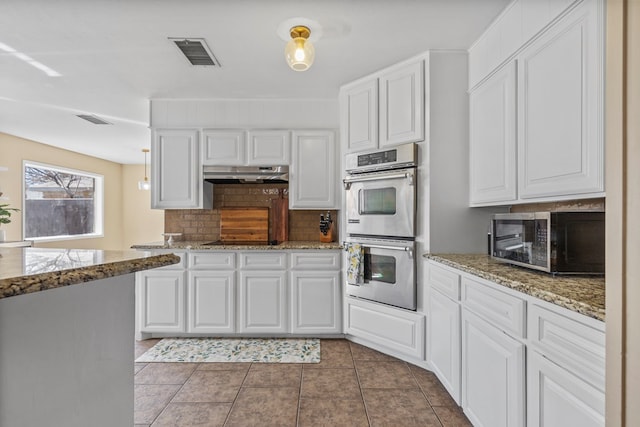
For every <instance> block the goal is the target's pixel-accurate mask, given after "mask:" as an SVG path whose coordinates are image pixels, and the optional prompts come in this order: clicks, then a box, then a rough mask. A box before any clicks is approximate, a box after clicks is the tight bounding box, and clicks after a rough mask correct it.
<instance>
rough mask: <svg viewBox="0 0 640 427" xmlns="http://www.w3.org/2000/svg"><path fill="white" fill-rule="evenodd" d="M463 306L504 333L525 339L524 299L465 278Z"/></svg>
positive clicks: (463, 282) (463, 283)
mask: <svg viewBox="0 0 640 427" xmlns="http://www.w3.org/2000/svg"><path fill="white" fill-rule="evenodd" d="M462 304H463V305H464V306H465V307H467V308H468V309H469V310H471V311H473V312H475V313H476V314H478V315H480V316H482V317H484V318H485V319H486V320H488V321H489V322H491V323H492V324H494V325H495V326H497V327H498V328H500V329H502V330H503V331H505V332H507V333H510V334H513V335H514V336H515V337H520V338H524V337H525V315H526V312H525V307H526V306H525V304H526V303H525V301H524V300H523V299H520V298H518V297H516V296H513V295H509V294H507V293H506V292H502V291H499V290H497V289H494V288H493V287H490V286H488V285H485V284H484V283H482V282H480V281H477V280H473V279H470V278H468V277H463V278H462Z"/></svg>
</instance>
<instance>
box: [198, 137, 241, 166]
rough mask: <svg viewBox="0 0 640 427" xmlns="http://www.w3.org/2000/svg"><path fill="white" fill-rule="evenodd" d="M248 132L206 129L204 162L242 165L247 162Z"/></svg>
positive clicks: (211, 164) (207, 163) (205, 163)
mask: <svg viewBox="0 0 640 427" xmlns="http://www.w3.org/2000/svg"><path fill="white" fill-rule="evenodd" d="M246 158H247V155H246V134H245V131H243V130H233V129H232V130H226V129H204V130H203V131H202V164H203V165H205V166H218V165H229V166H242V165H244V164H245V159H246Z"/></svg>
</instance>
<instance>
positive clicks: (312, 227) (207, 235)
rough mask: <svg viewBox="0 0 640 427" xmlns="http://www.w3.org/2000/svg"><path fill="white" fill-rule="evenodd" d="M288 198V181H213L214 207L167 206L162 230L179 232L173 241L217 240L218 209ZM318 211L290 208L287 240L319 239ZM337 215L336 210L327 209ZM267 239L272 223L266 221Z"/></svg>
mask: <svg viewBox="0 0 640 427" xmlns="http://www.w3.org/2000/svg"><path fill="white" fill-rule="evenodd" d="M280 197H283V198H285V199H287V198H288V185H287V184H215V185H214V190H213V209H167V210H165V211H164V231H165V233H182V237H181V238H179V239H176V240H191V241H216V240H218V239H219V238H220V209H221V208H235V207H271V200H273V199H278V198H280ZM326 212H327V211H321V210H312V211H309V210H304V211H300V210H291V211H289V240H294V241H302V240H312V241H318V240H319V239H320V234H319V221H320V214H326ZM330 212H331V216H332V217H333V218H337V211H330ZM269 222H270V223H269V239H271V236H272V229H273V226H272V224H271V219H270V221H269ZM336 229H337V224H336Z"/></svg>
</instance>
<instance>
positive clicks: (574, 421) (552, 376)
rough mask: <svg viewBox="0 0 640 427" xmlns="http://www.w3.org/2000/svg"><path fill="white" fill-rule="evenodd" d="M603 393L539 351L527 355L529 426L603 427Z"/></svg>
mask: <svg viewBox="0 0 640 427" xmlns="http://www.w3.org/2000/svg"><path fill="white" fill-rule="evenodd" d="M604 400H605V397H604V392H603V391H600V390H598V389H597V388H595V387H593V386H592V385H590V384H589V383H587V382H585V381H583V380H582V379H581V378H580V377H578V376H576V375H573V374H571V373H570V372H569V371H567V370H566V369H563V368H561V367H560V366H558V365H556V364H555V363H553V362H552V361H550V360H549V359H547V358H545V357H544V356H542V355H540V354H539V353H538V352H536V351H531V352H529V353H528V355H527V426H529V427H603V426H604V425H605V419H604V409H605V402H604Z"/></svg>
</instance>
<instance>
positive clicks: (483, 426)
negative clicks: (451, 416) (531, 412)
mask: <svg viewBox="0 0 640 427" xmlns="http://www.w3.org/2000/svg"><path fill="white" fill-rule="evenodd" d="M524 355H525V346H524V344H522V343H520V342H518V341H516V340H515V339H513V338H511V337H509V336H508V335H506V334H505V333H503V332H502V331H500V330H499V329H498V328H496V327H494V326H493V325H491V324H489V323H487V322H485V321H484V320H482V319H481V318H480V317H478V316H476V315H475V314H473V313H471V312H470V311H469V310H467V309H463V310H462V408H463V410H464V413H465V414H466V415H467V417H468V418H469V420H470V421H471V423H472V424H473V425H474V426H476V427H520V426H524V425H525V406H524V400H525V370H524Z"/></svg>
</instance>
